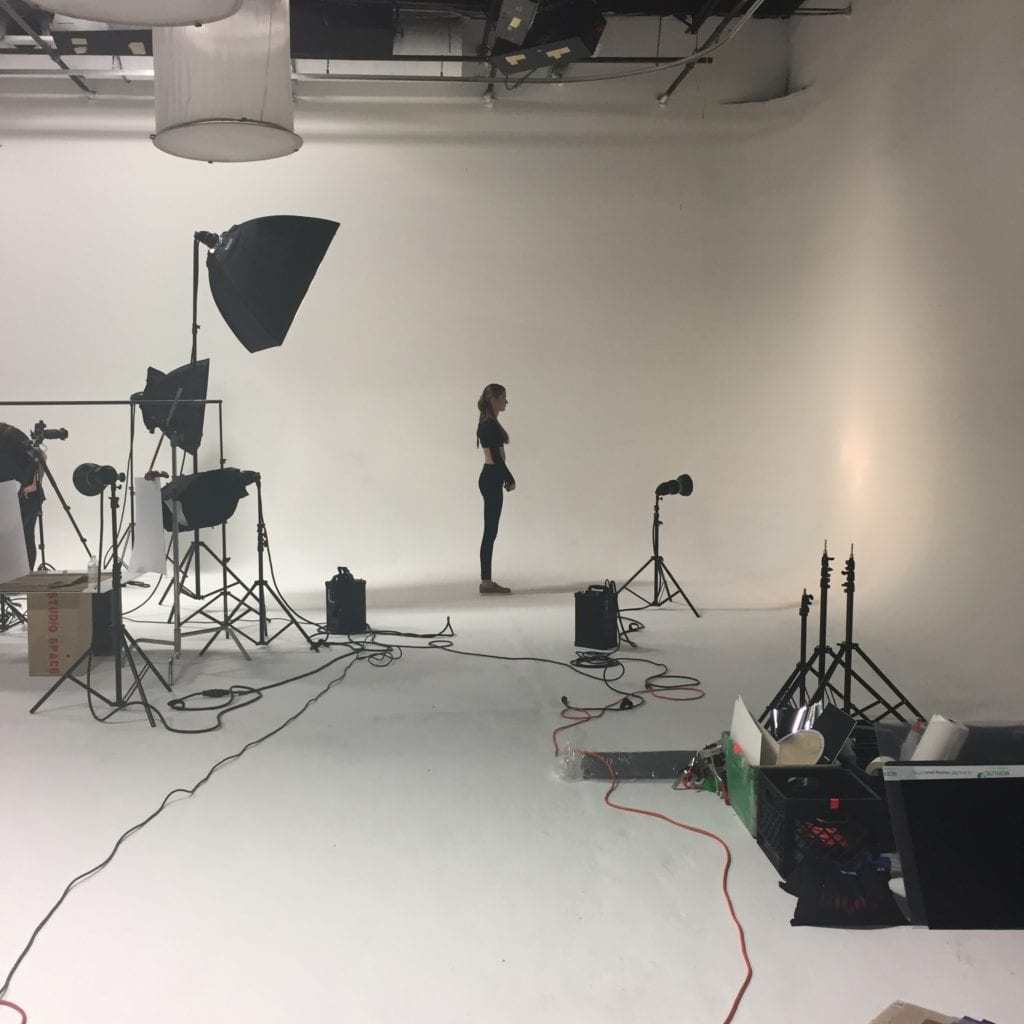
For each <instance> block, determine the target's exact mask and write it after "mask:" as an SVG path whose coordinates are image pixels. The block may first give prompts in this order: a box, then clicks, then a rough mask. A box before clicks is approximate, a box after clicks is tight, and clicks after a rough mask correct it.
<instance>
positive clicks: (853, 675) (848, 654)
mask: <svg viewBox="0 0 1024 1024" xmlns="http://www.w3.org/2000/svg"><path fill="white" fill-rule="evenodd" d="M843 575H844V576H845V577H846V580H845V582H844V583H843V590H845V591H846V637H845V639H844V640H843V642H842V643H841V644H840V645H839V649H838V650H837V651H836V652H835V653H834V654H833V656H832V664H831V665H830V666H829V669H828V671H827V672H826V673H825V674H824V675H823V676H821V677H820V679H821V681H820V682H819V684H818V691H817V693H816V694H815V695H814V698H813V701H812V703H813V702H817V701H819V700H821V699H822V698H823V697H825V696H826V695H830V696H832V697H838V698H840V699H841V701H842V703H841V704H840V705H839V706H840V708H841V710H843V711H845V712H846V713H847V714H848V715H853V716H855V717H859V718H862V719H864V720H866V721H869V722H880V721H881V720H882V719H883V718H886V717H888V716H890V715H891V716H892V717H893V718H897V719H899V721H901V722H906V721H907V719H906V718H905V717H904V716H903V715H902V714H901V710H902V709H904V708H905V709H906V710H907V711H909V712H911V714H912V715H913V716H914V718H922V717H923V716H922V714H921V713H920V712H919V711H918V710H917V708H915V707H914V705H913V704H911V703H910V701H909V700H908V699H907V698H906V697H905V696H904V695H903V694H902V693H901V692H900V690H899V689H898V688H897V687H896V685H895V683H893V681H892V680H891V679H890V678H889V677H888V676H887V675H886V674H885V673H884V672H883V671H882V670H881V669H880V668H879V667H878V666H877V665H876V664H875V663H874V661H872V660H871V658H870V657H869V656H868V655H867V654H866V653H865V651H863V650H862V649H861V646H860V644H858V643H855V642H854V639H853V592H854V590H855V589H856V585H855V581H856V563H855V562H854V560H853V546H852V545H851V546H850V557H849V558H848V559H847V560H846V568H845V569H844V570H843ZM854 654H859V655H860V657H861V658H863V659H864V661H865V662H867V664H868V667H869V668H870V669H871V671H872V672H874V673H875V675H876V676H878V678H879V679H881V681H882V683H883V684H884V688H885V689H888V690H889V693H890V697H889V698H887V697H886V696H885V695H884V694H883V693H881V692H879V690H878V689H875V687H873V686H872V685H871V684H870V683H869V682H868V681H867V680H866V679H865V678H864V676H862V675H861V674H860V673H859V672H858V671H857V670H856V669H855V668H854V667H853V656H854ZM840 665H842V666H843V688H842V690H839V689H838V688H837V687H836V686H835V685H834V684H833V683H832V676H833V674H834V673H835V671H836V669H837V668H838V667H839V666H840ZM854 679H856V680H857V682H858V683H860V685H861V686H862V687H863V688H864V689H865V690H867V692H868V693H869V694H870V695H871V697H872V698H873V700H872V701H871V702H870V703H868V704H865V705H864V706H863V707H858V706H857V705H856V704H854V702H853V692H852V691H853V680H854ZM890 698H895V700H893V699H890ZM879 708H880V709H882V710H881V713H880V714H877V717H872V715H875V714H876V712H877V711H878V709H879Z"/></svg>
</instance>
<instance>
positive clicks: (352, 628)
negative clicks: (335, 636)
mask: <svg viewBox="0 0 1024 1024" xmlns="http://www.w3.org/2000/svg"><path fill="white" fill-rule="evenodd" d="M324 587H325V589H326V591H327V632H328V633H344V634H348V633H366V632H367V631H368V630H367V625H366V580H357V579H353V577H352V573H350V572H349V571H348V569H347V568H346V567H345V566H343V565H339V566H338V574H337V576H332V577H331V579H329V580H328V581H327V582H326V583H325V584H324Z"/></svg>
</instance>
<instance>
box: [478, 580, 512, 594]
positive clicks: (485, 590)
mask: <svg viewBox="0 0 1024 1024" xmlns="http://www.w3.org/2000/svg"><path fill="white" fill-rule="evenodd" d="M480 593H481V594H511V593H512V591H511V590H509V588H508V587H502V586H500V585H499V584H497V583H495V582H494V580H481V581H480Z"/></svg>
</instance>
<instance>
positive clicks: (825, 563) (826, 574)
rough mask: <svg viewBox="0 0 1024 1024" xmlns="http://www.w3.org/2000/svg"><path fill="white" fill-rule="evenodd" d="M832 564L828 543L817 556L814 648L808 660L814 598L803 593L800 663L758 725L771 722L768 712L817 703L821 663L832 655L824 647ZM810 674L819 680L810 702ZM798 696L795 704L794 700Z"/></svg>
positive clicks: (823, 675) (834, 654)
mask: <svg viewBox="0 0 1024 1024" xmlns="http://www.w3.org/2000/svg"><path fill="white" fill-rule="evenodd" d="M832 561H834V559H833V558H832V556H831V555H830V554H829V553H828V541H826V542H825V549H824V550H823V551H822V553H821V576H820V579H819V587H820V594H821V600H820V602H819V605H818V609H819V614H818V645H817V647H815V648H814V650H813V652H812V653H811V656H810V658H808V657H807V616H808V613H809V612H810V607H811V602H812V601H813V600H814V598H813V597H812V596H811V595H810V594H808V593H807V591H806V590H805V591H804V594H803V597H802V598H801V599H800V659H799V661H797V663H796V667H795V668H794V669H793V671H792V672H790V674H789V678H788V679H787V680H786V681H785V682H784V683H783V684H782V686H781V688H780V689H779V691H778V693H776V694H775V696H774V697H772V699H771V700H770V701H769V702H768V706H767V707H766V708H765V709H764V711H762V712H761V717H760V719H759V721H761V722H767V721H769V719H770V718H771V713H772V711H780V710H783V709H794V708H800V707H807V706H808V705H809V704H813V703H814V702H815V701H818V700H820V699H821V697H820V693H821V683H820V680H822V679H824V678H825V673H826V669H825V659H826V655H829V656H831V657H833V658H834V657H835V656H836V653H835V651H833V650H832V648H831V647H829V646H828V641H827V634H828V590H829V586H830V582H829V581H830V578H831V576H832V566H831V565H830V564H829V563H830V562H832ZM815 662H817V663H818V667H817V668H815V667H814V663H815ZM808 673H810V674H811V675H813V676H814V677H815V678H816V679H818V680H819V684H818V686H817V687H816V690H815V695H814V697H812V698H810V699H809V698H808V695H807V675H808ZM798 695H799V701H797V700H796V699H795V698H796V697H797V696H798Z"/></svg>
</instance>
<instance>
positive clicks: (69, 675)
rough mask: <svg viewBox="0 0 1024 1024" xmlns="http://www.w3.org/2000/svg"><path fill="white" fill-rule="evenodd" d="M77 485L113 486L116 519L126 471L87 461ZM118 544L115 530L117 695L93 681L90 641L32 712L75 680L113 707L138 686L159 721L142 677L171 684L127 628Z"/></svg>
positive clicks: (96, 491) (88, 488)
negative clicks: (81, 673)
mask: <svg viewBox="0 0 1024 1024" xmlns="http://www.w3.org/2000/svg"><path fill="white" fill-rule="evenodd" d="M74 479H75V486H76V487H77V488H78V489H79V491H81V492H82V494H85V495H87V496H89V497H92V496H96V495H100V496H102V494H103V491H104V490H105V489H106V488H107V487H109V488H110V521H111V523H116V522H117V508H118V505H119V501H118V497H117V487H118V482H119V481H123V480H124V474H123V473H118V472H117V470H115V469H114V468H113V466H96V465H94V464H92V463H85V464H84V465H82V466H79V467H78V469H76V470H75V476H74ZM117 547H118V540H117V531H116V529H115V531H114V548H115V551H114V557H113V559H112V560H111V570H112V579H111V585H112V590H111V594H110V629H111V634H112V639H113V657H114V699H113V700H110V699H109V698H107V697H105V696H103V694H101V693H99V692H98V691H97V690H96V689H95V688H94V687H93V685H92V657H93V650H92V646H91V645H90V646H89V648H88V649H87V650H86V651H85V653H84V654H82V655H81V657H79V658H78V660H77V661H75V663H74V664H73V665H72V666H71V667H70V668H69V669H68V670H67V671H66V672H65V673H64V674H63V675H62V676H61V677H60V679H58V680H57V681H56V682H55V683H54V684H53V686H51V687H50V689H49V690H47V691H46V693H44V694H43V696H42V697H41V698H40V699H39V700H38V701H37V702H36V703H35V704H34V705H33V706H32V708H31V711H30V713H31V714H35V713H36V712H37V711H38V710H39V709H40V708H41V707H42V706H43V705H44V704H45V703H46V702H47V701H48V700H49V699H50V697H52V696H53V694H54V693H56V692H57V690H58V689H59V688H60V687H61V686H62V685H63V684H64V683H66V682H72V683H74V684H75V685H76V686H80V687H81V688H82V689H83V690H85V691H86V692H87V693H88V694H89V695H90V696H93V697H98V698H99V699H100V700H102V701H103V703H104V704H106V705H108V706H109V707H112V708H124V707H127V706H128V704H129V702H130V701H131V698H132V695H133V694H134V693H135V691H136V690H137V691H138V693H139V697H140V698H141V704H142V706H143V709H144V710H145V712H146V718H147V719H149V724H150V725H151V726H156V721H155V719H154V718H153V711H152V709H151V707H150V705H149V700H148V699H147V698H146V692H145V690H144V689H143V688H142V677H143V676H144V675H145V673H146V672H147V671H149V672H152V673H153V675H155V676H156V677H157V679H159V680H160V682H161V683H163V686H164V689H166V690H167V691H168V692H169V691H170V687H169V686H168V685H167V681H166V680H165V679H164V677H163V676H162V675H160V673H159V672H158V671H157V669H156V666H155V665H154V664H153V662H152V661H150V659H149V657H148V656H147V654H146V652H145V651H143V650H142V648H141V647H140V646H139V645H138V642H137V641H136V640H135V638H134V637H133V636H132V635H131V634H130V633H129V632H128V630H127V629H125V625H124V615H123V611H122V605H121V559H120V557H119V552H118V551H117V550H116V548H117ZM133 652H134V654H135V655H138V657H139V659H140V660H141V661H142V662H143V663H144V665H145V668H143V669H142V671H141V672H140V671H139V667H138V665H137V664H136V661H135V657H133ZM122 660H123V661H124V662H125V663H126V664H127V667H128V671H129V673H130V674H131V677H132V684H131V685H130V686H129V687H128V689H127V690H125V688H124V683H123V679H122V665H121V662H122ZM86 661H87V662H88V664H87V668H86V679H85V680H82V679H79V678H78V677H77V676H76V675H75V672H76V671H77V670H78V668H79V666H80V665H81V664H82V663H83V662H86Z"/></svg>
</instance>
